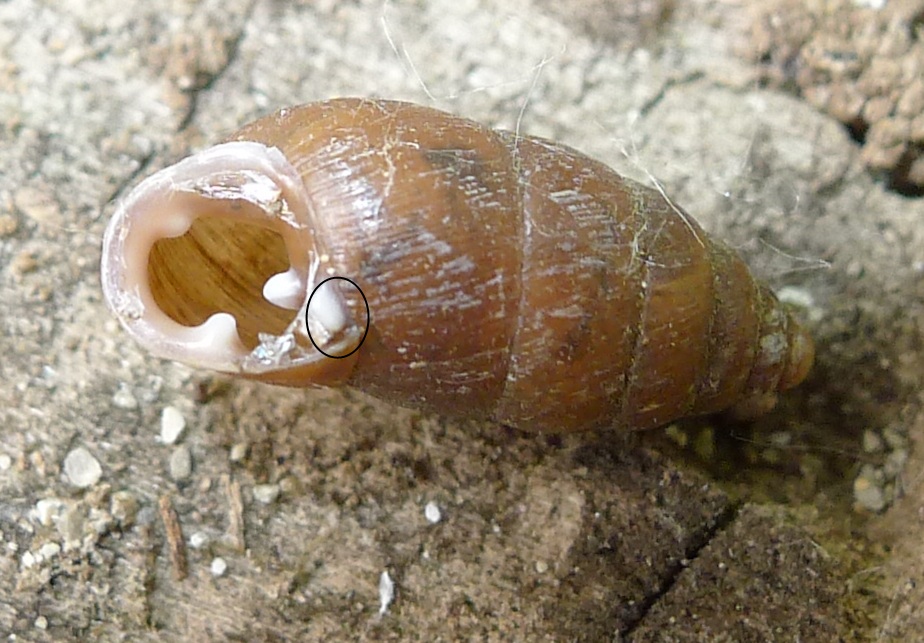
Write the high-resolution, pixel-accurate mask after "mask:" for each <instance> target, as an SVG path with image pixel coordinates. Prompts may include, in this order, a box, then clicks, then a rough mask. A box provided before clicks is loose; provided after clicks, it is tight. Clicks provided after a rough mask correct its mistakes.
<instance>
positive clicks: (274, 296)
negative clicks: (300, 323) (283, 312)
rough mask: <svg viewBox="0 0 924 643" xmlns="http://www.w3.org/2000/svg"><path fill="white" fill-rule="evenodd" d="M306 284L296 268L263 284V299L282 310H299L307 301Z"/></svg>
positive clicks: (281, 273) (274, 276)
mask: <svg viewBox="0 0 924 643" xmlns="http://www.w3.org/2000/svg"><path fill="white" fill-rule="evenodd" d="M305 294H306V293H305V284H304V282H303V281H302V279H301V278H300V277H299V276H298V271H296V270H295V268H289V269H288V270H287V271H286V272H280V273H279V274H276V275H273V276H272V277H270V278H269V279H267V280H266V283H265V284H263V298H264V299H266V301H268V302H270V303H271V304H276V305H277V306H279V307H280V308H287V309H289V310H298V309H300V308H301V307H302V304H303V303H304V301H305Z"/></svg>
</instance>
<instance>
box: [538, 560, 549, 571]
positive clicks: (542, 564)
mask: <svg viewBox="0 0 924 643" xmlns="http://www.w3.org/2000/svg"><path fill="white" fill-rule="evenodd" d="M547 571H549V564H548V563H546V562H545V561H544V560H537V561H536V573H537V574H544V573H546V572H547Z"/></svg>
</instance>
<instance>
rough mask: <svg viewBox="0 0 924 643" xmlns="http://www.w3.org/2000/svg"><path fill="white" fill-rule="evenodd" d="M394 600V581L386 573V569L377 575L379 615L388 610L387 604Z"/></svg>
mask: <svg viewBox="0 0 924 643" xmlns="http://www.w3.org/2000/svg"><path fill="white" fill-rule="evenodd" d="M393 600H395V582H394V581H393V580H392V579H391V576H389V575H388V571H384V572H382V575H381V576H379V615H382V614H384V613H385V612H387V611H388V606H389V605H391V602H392V601H393Z"/></svg>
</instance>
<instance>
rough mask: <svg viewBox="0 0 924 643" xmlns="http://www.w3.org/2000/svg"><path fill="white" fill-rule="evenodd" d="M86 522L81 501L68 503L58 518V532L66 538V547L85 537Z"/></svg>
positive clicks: (63, 538)
mask: <svg viewBox="0 0 924 643" xmlns="http://www.w3.org/2000/svg"><path fill="white" fill-rule="evenodd" d="M85 523H86V515H85V514H84V508H83V506H81V504H80V503H74V504H72V505H68V506H66V507H65V508H64V511H62V512H61V516H60V517H59V518H58V520H57V525H56V526H57V528H58V534H59V535H60V536H61V538H62V540H64V545H65V547H71V546H73V545H76V544H77V543H79V542H80V540H81V538H83V528H84V524H85Z"/></svg>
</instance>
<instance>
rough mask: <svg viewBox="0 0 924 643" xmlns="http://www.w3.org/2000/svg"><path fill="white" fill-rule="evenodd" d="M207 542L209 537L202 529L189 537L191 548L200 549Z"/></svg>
mask: <svg viewBox="0 0 924 643" xmlns="http://www.w3.org/2000/svg"><path fill="white" fill-rule="evenodd" d="M208 544H209V537H208V534H206V533H205V532H203V531H197V532H196V533H194V534H193V535H192V536H190V537H189V546H190V547H192V548H193V549H202V548H203V547H205V546H206V545H208Z"/></svg>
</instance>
